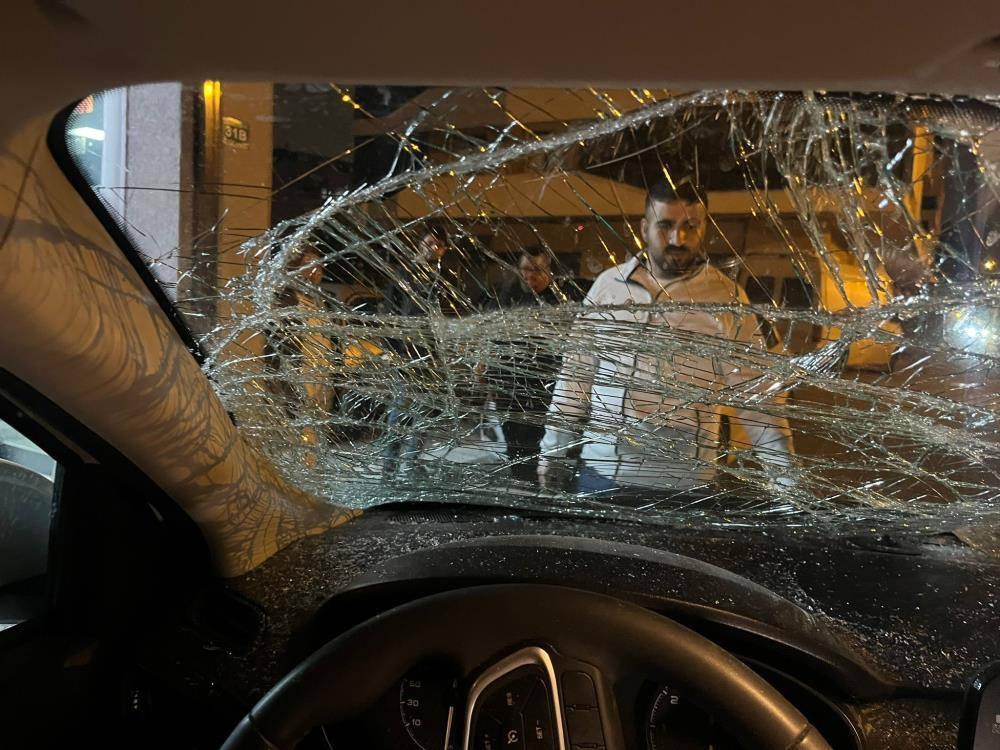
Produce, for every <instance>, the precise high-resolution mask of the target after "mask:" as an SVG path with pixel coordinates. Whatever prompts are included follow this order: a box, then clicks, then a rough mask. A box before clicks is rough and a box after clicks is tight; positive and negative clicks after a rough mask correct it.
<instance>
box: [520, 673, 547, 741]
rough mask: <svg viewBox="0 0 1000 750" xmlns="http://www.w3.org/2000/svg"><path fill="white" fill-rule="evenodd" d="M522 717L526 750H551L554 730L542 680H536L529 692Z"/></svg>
mask: <svg viewBox="0 0 1000 750" xmlns="http://www.w3.org/2000/svg"><path fill="white" fill-rule="evenodd" d="M522 717H523V719H524V742H525V748H526V750H552V748H554V747H555V738H554V737H553V734H554V733H555V728H554V727H553V725H552V711H551V708H550V702H549V691H548V689H547V687H546V685H545V683H544V682H542V680H538V682H537V684H536V685H535V689H534V690H532V691H531V695H530V696H529V697H528V702H527V703H526V704H525V706H524V713H523V714H522Z"/></svg>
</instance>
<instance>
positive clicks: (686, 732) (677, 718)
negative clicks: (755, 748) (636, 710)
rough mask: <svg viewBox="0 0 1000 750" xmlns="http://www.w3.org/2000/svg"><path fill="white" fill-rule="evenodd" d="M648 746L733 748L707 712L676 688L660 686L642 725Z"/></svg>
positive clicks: (706, 749) (660, 749)
mask: <svg viewBox="0 0 1000 750" xmlns="http://www.w3.org/2000/svg"><path fill="white" fill-rule="evenodd" d="M646 738H647V742H648V746H649V750H737V748H739V745H738V744H737V743H736V742H734V741H733V740H732V739H731V738H730V737H729V736H728V735H726V734H725V732H723V731H722V729H721V728H720V727H719V726H718V725H717V724H716V723H715V721H714V720H713V719H712V717H711V716H709V715H708V714H707V713H706V712H705V711H703V710H702V709H700V708H698V707H697V706H696V705H694V704H693V703H691V702H690V701H689V700H688V699H687V698H685V697H684V696H683V695H681V693H680V692H679V691H678V690H675V689H674V688H671V687H670V686H666V687H664V688H663V689H662V690H661V691H660V693H659V695H657V696H656V700H655V701H653V707H652V709H651V710H650V712H649V722H648V724H647V727H646Z"/></svg>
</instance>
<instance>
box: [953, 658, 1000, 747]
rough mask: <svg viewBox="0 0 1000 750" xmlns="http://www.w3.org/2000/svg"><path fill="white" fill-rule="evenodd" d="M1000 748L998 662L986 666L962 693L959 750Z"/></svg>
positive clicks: (999, 678)
mask: <svg viewBox="0 0 1000 750" xmlns="http://www.w3.org/2000/svg"><path fill="white" fill-rule="evenodd" d="M996 747H1000V662H994V663H993V664H991V665H990V666H988V667H987V668H986V669H985V670H984V671H983V673H982V674H981V675H979V676H978V677H977V678H976V679H974V680H973V681H972V684H971V685H969V688H968V690H966V691H965V702H964V703H963V705H962V719H961V722H960V723H959V726H958V750H987V748H996Z"/></svg>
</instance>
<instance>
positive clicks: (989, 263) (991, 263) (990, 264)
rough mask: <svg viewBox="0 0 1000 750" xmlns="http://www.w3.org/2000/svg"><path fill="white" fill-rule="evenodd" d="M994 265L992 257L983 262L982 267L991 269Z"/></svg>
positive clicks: (995, 265) (995, 264) (995, 263)
mask: <svg viewBox="0 0 1000 750" xmlns="http://www.w3.org/2000/svg"><path fill="white" fill-rule="evenodd" d="M996 267H997V262H996V261H995V260H993V258H990V259H989V260H988V261H986V262H985V263H983V268H985V269H986V270H987V271H992V270H993V269H994V268H996Z"/></svg>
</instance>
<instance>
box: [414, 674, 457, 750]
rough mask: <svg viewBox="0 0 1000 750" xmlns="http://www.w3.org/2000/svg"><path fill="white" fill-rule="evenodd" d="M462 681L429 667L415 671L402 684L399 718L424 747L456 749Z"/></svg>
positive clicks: (417, 745)
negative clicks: (456, 712) (455, 733)
mask: <svg viewBox="0 0 1000 750" xmlns="http://www.w3.org/2000/svg"><path fill="white" fill-rule="evenodd" d="M457 687H458V681H457V680H454V679H452V678H450V677H447V676H443V675H441V674H440V673H436V672H435V671H433V670H429V669H420V670H414V671H413V672H410V673H409V674H407V675H406V676H405V677H404V678H403V679H402V681H401V682H400V683H399V717H400V719H401V720H402V722H403V727H404V728H405V729H406V733H407V734H408V735H409V736H410V739H411V740H413V744H414V745H415V746H416V747H418V748H420V750H452V748H453V747H454V745H455V736H454V734H453V732H454V730H455V718H456V717H455V701H454V697H455V695H456V693H457Z"/></svg>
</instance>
